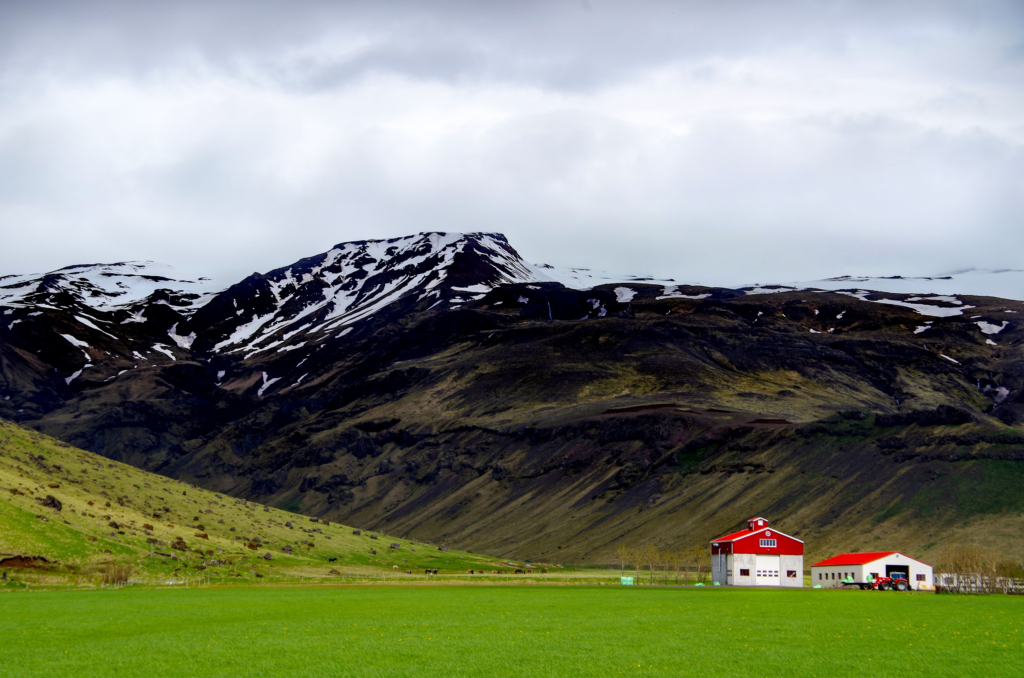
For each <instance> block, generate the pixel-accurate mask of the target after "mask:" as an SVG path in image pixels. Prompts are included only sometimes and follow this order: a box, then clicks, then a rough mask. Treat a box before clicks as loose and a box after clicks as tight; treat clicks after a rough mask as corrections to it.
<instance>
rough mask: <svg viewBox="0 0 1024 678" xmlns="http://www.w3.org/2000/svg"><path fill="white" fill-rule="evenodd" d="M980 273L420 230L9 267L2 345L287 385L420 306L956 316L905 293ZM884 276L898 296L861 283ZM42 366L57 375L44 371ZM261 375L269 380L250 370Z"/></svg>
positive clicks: (90, 377)
mask: <svg viewBox="0 0 1024 678" xmlns="http://www.w3.org/2000/svg"><path fill="white" fill-rule="evenodd" d="M1010 273H1017V272H1010ZM979 275H980V274H978V275H974V276H973V277H971V276H970V275H964V276H959V277H958V278H949V277H945V278H936V279H904V278H883V279H870V280H867V279H855V278H838V279H833V280H829V281H818V282H817V283H810V284H800V285H775V286H752V287H746V288H740V289H736V290H724V289H722V288H704V287H694V286H690V285H681V284H678V283H676V282H675V281H673V280H660V279H654V278H649V277H640V276H620V275H613V274H610V273H605V272H601V271H594V270H590V269H583V268H576V269H566V268H555V267H553V266H549V265H545V264H540V265H533V264H528V263H527V262H525V261H524V260H523V258H522V257H521V256H520V255H519V254H518V253H517V252H516V250H515V249H514V248H513V247H512V246H511V245H510V244H509V243H508V241H507V240H506V239H505V237H504V236H503V235H500V234H495V233H467V234H458V233H421V234H417V235H411V236H407V237H402V238H392V239H388V240H364V241H357V242H347V243H341V244H338V245H336V246H335V247H333V248H332V249H330V250H329V251H327V252H325V253H323V254H318V255H316V256H312V257H308V258H305V259H302V260H300V261H297V262H295V263H293V264H291V265H290V266H286V267H283V268H278V269H275V270H273V271H270V272H267V273H265V274H260V273H253V274H252V275H250V276H248V277H247V278H245V279H244V280H242V281H240V282H238V283H236V284H234V285H231V286H230V287H227V288H226V289H224V288H223V287H222V286H220V285H217V284H215V283H214V282H212V281H211V280H209V279H207V278H198V279H185V278H183V277H182V276H180V275H178V274H177V273H176V272H175V271H174V269H172V268H170V267H168V266H163V265H160V264H156V263H153V262H127V263H118V264H94V265H79V266H70V267H67V268H64V269H60V270H58V271H53V272H51V273H46V274H40V275H22V276H7V277H4V278H0V348H2V349H3V350H5V351H8V352H9V353H10V355H9V357H8V358H7V359H8V360H10V361H13V362H14V363H18V364H20V365H22V367H23V370H22V373H24V374H26V375H32V376H31V379H32V380H35V381H36V382H38V381H39V380H40V379H42V380H44V381H45V380H46V379H52V380H53V388H54V391H55V393H59V392H62V391H63V390H66V388H67V387H69V386H71V385H72V383H74V384H75V386H74V387H80V386H81V385H82V384H83V383H86V382H88V383H94V384H95V383H106V382H109V381H112V380H116V379H117V378H118V377H119V376H121V375H122V374H123V373H124V371H125V370H128V369H137V368H138V367H139V366H140V365H144V364H146V363H152V362H153V361H156V362H161V361H162V362H168V361H170V362H175V361H177V360H179V359H191V360H193V361H194V360H201V361H204V362H205V363H207V364H208V365H209V369H212V370H213V373H214V374H216V375H217V377H216V383H217V384H218V385H223V386H224V387H226V388H236V389H238V390H240V391H247V390H249V389H251V390H252V391H253V393H255V394H257V395H264V394H267V393H272V392H275V391H277V390H279V389H281V388H282V387H283V386H284V382H282V383H277V382H279V381H280V380H282V379H285V376H282V375H294V376H295V378H296V381H295V382H294V383H293V385H298V384H299V383H301V382H302V379H304V378H305V377H306V374H307V372H306V371H305V370H306V369H308V368H310V367H311V366H314V365H319V364H322V365H326V364H328V363H329V362H330V360H331V359H332V358H330V357H329V356H331V355H334V353H335V351H333V350H330V351H319V349H322V348H325V347H327V345H328V344H329V343H330V344H331V345H332V346H334V347H335V348H339V347H343V346H345V345H347V344H348V343H351V342H352V341H354V340H357V339H361V338H363V339H365V338H366V337H368V336H372V335H373V333H374V332H375V331H377V329H379V328H381V327H384V326H387V325H389V324H392V323H396V322H401V321H402V319H403V318H408V317H411V316H412V315H413V314H422V313H427V314H431V313H433V314H441V313H444V312H446V311H451V310H455V309H459V308H462V307H468V306H474V307H480V306H491V307H492V312H493V311H497V310H498V309H499V308H500V309H501V312H503V313H516V314H521V315H522V316H524V317H537V318H545V319H548V320H557V319H561V320H570V321H580V320H587V319H593V318H604V317H606V315H607V314H609V313H628V311H629V307H630V304H632V303H634V300H643V299H646V300H656V301H657V300H662V301H664V300H679V301H683V300H698V301H699V300H702V299H706V298H708V297H716V298H728V297H730V296H731V297H735V296H743V295H750V296H755V295H763V294H765V293H777V292H792V291H796V290H803V291H807V292H812V293H816V292H822V291H825V290H836V291H838V292H839V293H840V294H841V295H845V296H847V297H855V298H857V299H859V300H861V301H870V302H874V303H878V304H885V305H896V306H901V307H905V308H909V309H913V310H914V311H915V312H917V313H919V314H921V315H924V316H933V317H947V316H960V315H962V314H964V312H965V311H967V310H968V309H973V308H975V303H978V302H975V303H966V302H964V301H962V300H960V299H958V298H957V297H955V296H953V295H949V294H947V295H945V296H938V297H927V298H919V297H913V296H909V295H908V294H907V293H909V292H917V293H927V292H933V291H940V290H939V288H936V287H935V286H934V285H933V283H934V284H938V285H940V287H941V288H942V291H944V290H945V289H946V288H948V287H949V285H951V284H953V282H952V281H954V280H964V279H971V280H974V279H975V278H977V279H979V280H981V279H984V280H985V281H994V280H997V279H1003V278H1004V277H1005V275H1004V276H1000V275H997V274H995V273H993V274H990V275H987V276H982V277H979ZM876 283H879V284H876ZM880 283H886V284H885V285H883V284H880ZM887 285H888V287H892V286H896V287H897V288H898V290H894V292H898V293H895V294H872V293H869V292H866V291H863V290H862V289H861V288H862V287H869V286H870V288H871V289H875V288H879V289H886V288H887ZM1007 312H1011V311H1007ZM986 322H987V321H986ZM812 331H813V330H812ZM12 351H13V352H12ZM318 351H319V352H318ZM0 358H3V356H0ZM34 361H42V362H41V364H36V363H35V362H34ZM304 364H305V367H303V369H302V370H299V368H300V367H301V366H303V365H304ZM46 366H49V367H46ZM15 372H17V370H15ZM47 373H49V374H50V375H51V376H50V377H45V378H44V377H43V376H42V375H45V374H47ZM254 374H255V375H256V376H257V377H259V378H260V379H262V382H260V381H259V380H258V379H257V380H256V381H254V380H253V375H254ZM25 378H26V379H29V377H25ZM0 386H2V384H0ZM37 387H38V384H37V385H36V386H34V387H33V388H37Z"/></svg>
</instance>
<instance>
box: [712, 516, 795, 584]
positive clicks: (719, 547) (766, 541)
mask: <svg viewBox="0 0 1024 678" xmlns="http://www.w3.org/2000/svg"><path fill="white" fill-rule="evenodd" d="M711 581H713V582H714V583H716V584H721V585H723V586H792V587H797V588H799V587H802V586H803V585H804V543H803V542H802V541H800V540H799V539H797V538H796V537H790V536H789V535H788V534H783V533H781V532H779V531H778V530H774V529H772V528H770V527H769V526H768V521H767V520H765V519H764V518H751V519H750V520H748V521H747V529H745V530H740V531H739V532H733V533H732V534H727V535H725V536H724V537H719V538H718V539H715V540H713V541H712V542H711Z"/></svg>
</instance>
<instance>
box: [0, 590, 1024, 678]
mask: <svg viewBox="0 0 1024 678" xmlns="http://www.w3.org/2000/svg"><path fill="white" fill-rule="evenodd" d="M0 606H2V609H3V611H4V614H3V615H2V616H0V637H2V638H3V639H4V641H3V643H0V666H7V667H17V672H18V675H21V676H43V675H45V676H71V675H75V676H84V675H88V676H127V675H131V676H148V675H154V676H156V675H188V676H276V675H303V676H616V675H664V676H680V675H701V676H707V675H713V674H718V673H720V674H725V675H733V676H782V675H785V676H854V675H857V676H860V675H871V676H884V675H905V674H916V675H926V676H973V675H977V676H1011V675H1019V671H1020V667H1021V665H1022V662H1024V599H1022V598H1019V597H1005V596H974V597H968V596H953V595H945V596H937V595H923V594H917V595H914V594H910V595H896V594H880V593H868V592H843V591H814V590H797V591H771V590H743V589H704V590H700V589H693V588H690V589H664V588H662V589H659V588H648V589H642V588H640V589H631V588H610V587H571V588H568V587H542V586H538V587H432V588H430V587H421V588H413V587H408V588H405V587H391V588H385V587H381V588H365V587H363V588H351V589H344V588H343V589H338V588H328V589H317V588H305V589H295V588H272V587H264V588H259V587H249V588H235V589H198V590H189V591H185V590H168V589H159V590H152V589H150V590H145V589H134V590H133V589H131V588H129V589H121V590H116V591H81V592H70V593H64V592H31V593H11V594H0Z"/></svg>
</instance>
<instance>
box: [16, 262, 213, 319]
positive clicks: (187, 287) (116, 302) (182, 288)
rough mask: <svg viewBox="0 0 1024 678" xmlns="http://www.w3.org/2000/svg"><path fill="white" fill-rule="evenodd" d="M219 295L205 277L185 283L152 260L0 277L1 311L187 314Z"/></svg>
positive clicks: (171, 269) (81, 265) (175, 274)
mask: <svg viewBox="0 0 1024 678" xmlns="http://www.w3.org/2000/svg"><path fill="white" fill-rule="evenodd" d="M217 291H218V290H217V289H216V288H215V287H214V286H213V284H212V282H211V281H210V280H209V279H208V278H199V279H197V280H186V279H183V278H181V277H179V276H178V275H177V273H176V272H175V271H174V269H173V268H171V267H170V266H167V265H165V264H158V263H156V262H153V261H129V262H122V263H117V264H80V265H77V266H68V267H66V268H62V269H60V270H57V271H52V272H50V273H43V274H30V275H8V276H3V277H0V306H6V307H10V308H29V307H39V308H48V307H49V308H60V309H70V308H81V309H95V310H100V311H106V312H111V311H127V310H131V309H134V308H135V307H136V306H138V305H140V304H152V303H166V304H172V305H174V306H176V307H179V308H181V309H183V311H185V312H188V311H189V310H191V309H194V308H198V307H199V306H201V305H202V304H203V303H205V302H206V301H209V299H210V298H211V296H212V294H213V293H215V292H217Z"/></svg>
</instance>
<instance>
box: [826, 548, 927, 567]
mask: <svg viewBox="0 0 1024 678" xmlns="http://www.w3.org/2000/svg"><path fill="white" fill-rule="evenodd" d="M897 553H899V555H901V556H903V557H904V558H910V556H908V555H907V554H905V553H900V552H899V551H875V552H872V553H842V554H840V555H838V556H832V557H831V558H827V559H826V560H823V561H821V562H820V563H815V564H814V565H811V567H829V566H831V565H867V564H868V563H873V562H875V561H876V560H881V559H882V558H885V557H886V556H891V555H895V554H897ZM910 559H911V560H917V558H910ZM917 562H919V563H921V564H922V565H928V563H926V562H924V561H923V560H917ZM928 567H931V565H928Z"/></svg>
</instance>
